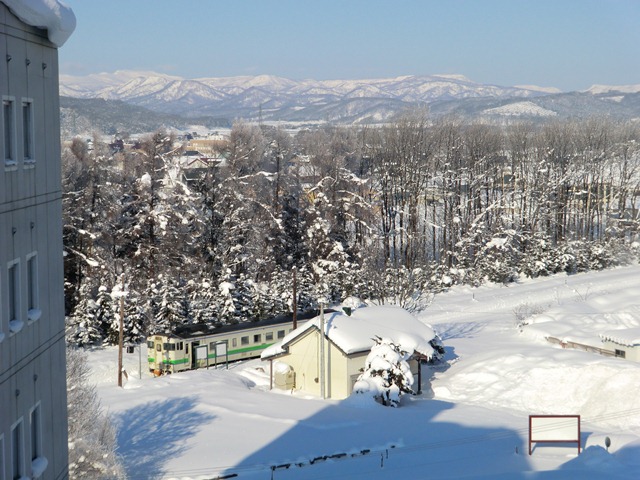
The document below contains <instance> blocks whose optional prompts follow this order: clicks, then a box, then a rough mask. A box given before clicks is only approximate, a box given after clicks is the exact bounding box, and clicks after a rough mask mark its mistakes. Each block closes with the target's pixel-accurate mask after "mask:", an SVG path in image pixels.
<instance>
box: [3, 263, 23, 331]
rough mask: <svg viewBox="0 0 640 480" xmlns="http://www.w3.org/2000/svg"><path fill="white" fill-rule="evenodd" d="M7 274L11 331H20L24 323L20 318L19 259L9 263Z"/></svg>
mask: <svg viewBox="0 0 640 480" xmlns="http://www.w3.org/2000/svg"><path fill="white" fill-rule="evenodd" d="M7 274H8V275H7V294H8V296H9V298H8V307H9V330H10V331H11V333H18V332H19V331H20V330H22V327H23V325H24V322H23V321H22V319H21V318H20V262H19V261H18V260H15V261H13V262H11V263H10V264H9V268H8V270H7Z"/></svg>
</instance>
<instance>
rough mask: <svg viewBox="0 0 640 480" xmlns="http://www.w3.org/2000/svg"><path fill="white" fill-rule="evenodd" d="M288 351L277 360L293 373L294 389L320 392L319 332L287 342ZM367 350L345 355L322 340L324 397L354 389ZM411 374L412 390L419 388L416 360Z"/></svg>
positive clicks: (342, 395) (339, 395)
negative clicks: (288, 343) (288, 367)
mask: <svg viewBox="0 0 640 480" xmlns="http://www.w3.org/2000/svg"><path fill="white" fill-rule="evenodd" d="M288 350H289V351H288V353H287V354H285V355H283V356H282V357H279V358H278V359H277V361H279V362H282V363H286V364H287V365H289V366H290V367H291V368H292V369H293V371H294V372H295V390H299V391H301V392H305V393H308V394H311V395H317V396H320V395H321V389H320V332H319V330H317V329H312V330H310V331H308V332H306V333H305V334H304V335H301V336H300V337H299V338H298V339H296V341H294V342H293V343H291V344H290V345H289V349H288ZM368 354H369V352H362V353H359V354H355V355H351V356H347V355H345V354H344V353H343V352H342V351H341V350H340V349H339V348H337V347H336V346H335V345H334V344H333V343H332V342H330V341H328V340H326V339H325V372H326V375H325V397H326V398H332V399H335V400H340V399H344V398H347V397H348V396H349V395H351V392H352V391H353V385H354V383H355V380H356V379H357V378H358V376H360V373H362V369H363V368H364V365H365V361H366V359H367V355H368ZM409 365H410V367H411V372H412V373H413V375H414V381H415V382H416V383H414V390H417V389H418V385H417V374H418V368H419V363H418V362H417V361H416V360H411V361H410V362H409Z"/></svg>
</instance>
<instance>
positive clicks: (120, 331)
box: [118, 273, 124, 387]
mask: <svg viewBox="0 0 640 480" xmlns="http://www.w3.org/2000/svg"><path fill="white" fill-rule="evenodd" d="M120 282H121V288H122V291H121V292H120V325H119V329H118V386H119V387H122V343H123V340H124V273H123V274H122V275H121V276H120Z"/></svg>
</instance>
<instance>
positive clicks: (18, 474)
mask: <svg viewBox="0 0 640 480" xmlns="http://www.w3.org/2000/svg"><path fill="white" fill-rule="evenodd" d="M23 438H24V433H23V431H22V419H20V420H19V421H18V423H16V424H15V425H14V426H13V428H12V429H11V475H12V477H11V478H13V479H14V480H19V479H20V478H22V477H23V476H24V473H25V472H24V444H23Z"/></svg>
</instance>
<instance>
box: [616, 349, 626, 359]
mask: <svg viewBox="0 0 640 480" xmlns="http://www.w3.org/2000/svg"><path fill="white" fill-rule="evenodd" d="M615 354H616V357H619V358H625V357H626V355H627V352H625V351H624V350H618V349H617V348H616V350H615Z"/></svg>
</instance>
